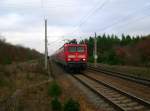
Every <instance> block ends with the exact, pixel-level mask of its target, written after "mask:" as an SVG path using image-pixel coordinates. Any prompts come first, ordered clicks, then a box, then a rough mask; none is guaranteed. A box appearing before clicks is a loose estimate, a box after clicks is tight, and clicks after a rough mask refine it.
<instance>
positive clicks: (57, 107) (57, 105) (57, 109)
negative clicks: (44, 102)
mask: <svg viewBox="0 0 150 111" xmlns="http://www.w3.org/2000/svg"><path fill="white" fill-rule="evenodd" d="M51 108H52V110H53V111H61V109H62V105H61V102H60V101H59V100H58V98H53V99H52V100H51Z"/></svg>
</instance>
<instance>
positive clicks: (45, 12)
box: [0, 0, 150, 53]
mask: <svg viewBox="0 0 150 111" xmlns="http://www.w3.org/2000/svg"><path fill="white" fill-rule="evenodd" d="M41 1H42V2H41ZM105 1H106V0H92V1H91V0H63V1H62V0H30V1H25V0H1V1H0V24H1V25H0V33H2V34H3V35H4V36H5V37H6V39H7V41H9V42H11V43H13V44H22V45H24V46H28V47H31V48H35V49H37V50H39V51H40V52H43V51H44V16H45V17H46V18H47V19H48V40H49V43H50V44H51V43H54V44H55V45H54V44H53V45H49V52H50V53H52V52H54V51H55V50H56V49H57V48H59V47H60V46H61V45H62V44H63V43H64V42H63V40H64V39H72V38H77V39H81V38H85V37H88V36H93V35H94V32H97V33H98V34H102V33H116V34H121V33H129V34H148V33H149V30H148V29H150V19H149V17H148V16H149V15H148V14H149V11H150V8H149V6H150V2H149V1H148V0H108V1H109V2H107V3H106V4H105V6H104V7H103V8H101V9H99V7H100V6H101V5H102V4H103V3H104V2H105ZM88 15H89V16H88ZM143 17H145V18H143ZM140 18H143V20H142V19H141V20H140ZM80 24H81V25H80ZM54 46H55V47H54Z"/></svg>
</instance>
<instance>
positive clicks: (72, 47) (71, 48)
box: [68, 46, 76, 52]
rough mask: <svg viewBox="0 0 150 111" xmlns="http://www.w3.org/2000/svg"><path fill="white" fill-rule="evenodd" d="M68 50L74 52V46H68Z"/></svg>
mask: <svg viewBox="0 0 150 111" xmlns="http://www.w3.org/2000/svg"><path fill="white" fill-rule="evenodd" d="M68 51H69V52H76V47H75V46H70V47H68Z"/></svg>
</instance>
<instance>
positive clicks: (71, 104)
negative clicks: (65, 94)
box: [64, 99, 80, 111]
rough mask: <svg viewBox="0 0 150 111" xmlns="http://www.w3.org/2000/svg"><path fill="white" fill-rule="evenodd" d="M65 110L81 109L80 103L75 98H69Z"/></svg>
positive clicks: (77, 110)
mask: <svg viewBox="0 0 150 111" xmlns="http://www.w3.org/2000/svg"><path fill="white" fill-rule="evenodd" d="M64 111H80V104H79V103H78V102H77V101H75V100H73V99H69V100H67V101H66V103H65V104H64Z"/></svg>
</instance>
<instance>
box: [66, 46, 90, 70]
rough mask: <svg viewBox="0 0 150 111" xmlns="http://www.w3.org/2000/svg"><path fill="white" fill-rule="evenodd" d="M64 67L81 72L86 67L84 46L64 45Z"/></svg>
mask: <svg viewBox="0 0 150 111" xmlns="http://www.w3.org/2000/svg"><path fill="white" fill-rule="evenodd" d="M64 50H65V56H66V66H67V68H69V69H79V70H81V69H82V70H83V69H86V67H87V64H86V63H87V47H86V45H85V44H82V45H80V44H67V45H65V48H64Z"/></svg>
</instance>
